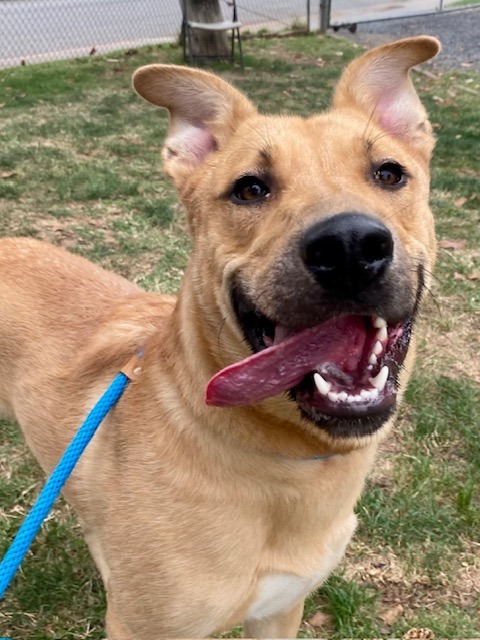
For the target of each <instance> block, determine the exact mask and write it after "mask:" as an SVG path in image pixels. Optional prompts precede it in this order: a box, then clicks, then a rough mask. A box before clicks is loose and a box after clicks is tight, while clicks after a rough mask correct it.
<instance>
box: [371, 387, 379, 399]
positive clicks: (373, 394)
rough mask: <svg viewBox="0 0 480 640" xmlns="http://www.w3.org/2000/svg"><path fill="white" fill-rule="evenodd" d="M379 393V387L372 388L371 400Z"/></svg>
mask: <svg viewBox="0 0 480 640" xmlns="http://www.w3.org/2000/svg"><path fill="white" fill-rule="evenodd" d="M379 395H380V394H379V391H378V389H370V400H376V399H377V398H378V396H379Z"/></svg>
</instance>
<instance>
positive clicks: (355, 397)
mask: <svg viewBox="0 0 480 640" xmlns="http://www.w3.org/2000/svg"><path fill="white" fill-rule="evenodd" d="M353 399H354V400H355V402H361V401H362V400H363V398H362V396H361V395H360V394H357V395H356V396H353Z"/></svg>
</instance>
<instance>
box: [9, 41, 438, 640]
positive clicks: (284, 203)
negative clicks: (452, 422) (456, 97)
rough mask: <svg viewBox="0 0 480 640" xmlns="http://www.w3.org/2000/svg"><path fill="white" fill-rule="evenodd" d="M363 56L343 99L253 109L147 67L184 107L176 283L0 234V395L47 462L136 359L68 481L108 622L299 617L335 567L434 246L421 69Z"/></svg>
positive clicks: (171, 633)
mask: <svg viewBox="0 0 480 640" xmlns="http://www.w3.org/2000/svg"><path fill="white" fill-rule="evenodd" d="M438 49H439V44H438V42H437V41H436V40H434V39H433V38H429V37H426V36H422V37H416V38H411V39H408V40H403V41H400V42H396V43H394V44H391V45H387V46H383V47H380V48H378V49H375V50H374V51H371V52H369V53H366V54H365V55H363V56H362V57H360V58H359V59H358V60H356V61H355V62H353V63H352V64H351V65H350V66H349V67H348V68H347V70H346V72H345V73H344V75H343V77H342V79H341V81H340V83H339V85H338V87H337V90H336V92H335V97H334V103H333V108H332V109H331V110H330V111H328V112H326V113H324V114H321V115H315V116H313V117H311V118H309V119H302V118H300V117H283V116H277V117H269V116H268V117H267V116H263V115H259V114H258V113H257V111H256V110H255V108H254V107H253V105H252V104H251V103H250V102H249V101H248V100H247V98H245V97H244V96H243V95H242V94H241V93H239V92H238V91H237V90H236V89H234V88H233V87H231V86H230V85H228V84H227V83H225V82H224V81H223V80H221V79H219V78H218V77H215V76H214V75H211V74H209V73H206V72H204V71H200V70H196V69H187V68H182V67H176V66H163V65H158V66H157V65H154V66H147V67H144V68H142V69H140V70H139V71H138V72H137V73H136V74H135V77H134V86H135V89H136V90H137V91H138V93H139V94H140V95H142V96H143V97H144V98H146V99H147V100H149V101H150V102H153V103H154V104H156V105H159V106H162V107H166V108H168V109H169V111H170V117H171V126H170V131H169V133H168V136H167V140H166V143H165V150H164V160H165V167H166V170H167V171H168V173H169V174H170V175H171V176H172V178H173V179H174V181H175V184H176V185H177V187H178V191H179V193H180V196H181V199H182V201H183V202H184V204H185V206H186V209H187V214H188V220H189V224H190V228H191V232H192V237H193V245H194V246H193V252H192V256H191V259H190V262H189V265H188V268H187V271H186V274H185V279H184V282H183V286H182V289H181V292H180V295H179V297H178V299H177V301H175V299H174V298H169V297H163V296H157V295H153V294H147V293H143V292H141V291H140V290H139V289H137V288H136V287H135V286H134V285H132V284H130V283H128V282H126V281H125V280H123V279H122V278H120V277H117V276H115V275H113V274H111V273H107V272H105V271H103V270H102V269H101V268H100V267H98V266H95V265H93V264H91V263H89V262H87V261H86V260H84V259H82V258H79V257H76V256H74V255H70V254H68V253H67V252H65V251H63V250H62V249H59V248H55V247H53V246H50V245H47V244H42V243H40V242H37V241H34V240H27V239H23V240H14V239H6V240H3V241H2V242H1V244H0V328H1V335H0V367H1V376H0V406H1V408H2V409H3V413H4V414H6V415H10V416H12V417H14V418H16V419H17V420H18V422H19V423H20V425H21V426H22V429H23V431H24V433H25V436H26V439H27V441H28V444H29V445H30V447H31V449H32V451H33V452H34V454H35V455H36V456H37V458H38V460H39V461H40V463H41V464H42V466H43V467H44V469H45V470H46V471H48V470H50V469H51V468H52V466H53V465H54V463H55V461H56V460H57V459H58V458H59V456H60V454H61V452H62V450H63V449H64V448H65V446H66V445H67V443H68V441H69V439H70V438H71V437H72V434H73V433H74V430H75V429H76V428H77V427H78V425H79V424H80V423H81V421H82V419H83V417H84V416H85V414H86V412H87V410H88V409H89V408H90V407H91V406H92V405H93V403H94V400H95V399H96V398H97V397H98V396H99V395H100V394H101V392H102V391H103V390H104V389H105V387H106V386H107V384H108V382H109V381H110V380H111V379H112V378H113V376H114V375H115V374H116V372H117V371H118V369H119V368H120V367H121V366H122V365H123V364H124V363H125V361H127V360H128V359H129V358H130V357H131V356H132V355H134V354H135V353H136V352H137V351H139V350H142V351H143V357H142V362H141V374H140V376H139V379H138V381H137V382H136V383H134V384H131V385H130V386H129V387H128V389H127V391H126V393H125V395H124V396H123V398H122V399H121V400H120V402H119V404H118V405H117V407H116V408H115V409H114V410H113V412H112V413H111V414H110V416H109V417H108V419H107V420H106V421H105V424H104V425H103V426H102V427H101V428H100V431H99V433H98V434H97V435H96V437H95V438H94V440H93V442H92V443H91V445H90V447H89V448H88V450H87V452H86V453H85V455H84V457H83V459H82V460H81V462H80V464H79V466H78V468H77V469H76V470H75V472H74V474H73V477H72V479H71V480H70V481H69V483H68V485H67V490H66V492H65V493H66V495H67V497H68V499H69V500H70V502H71V504H72V505H73V506H74V508H75V509H76V511H77V513H78V516H79V518H80V521H81V523H82V527H83V530H84V532H85V536H86V539H87V541H88V544H89V546H90V549H91V551H92V554H93V556H94V558H95V561H96V563H97V565H98V567H99V569H100V571H101V574H102V577H103V580H104V582H105V586H106V590H107V594H108V613H107V627H108V634H109V639H110V640H126V639H129V640H157V639H159V638H168V637H176V638H180V637H189V636H190V637H191V636H196V637H198V636H208V635H210V634H213V633H214V632H215V631H217V630H225V629H228V628H229V627H230V626H231V625H233V624H235V623H239V622H242V621H244V623H245V634H246V635H248V636H255V637H262V638H266V637H288V636H294V635H296V633H297V630H298V626H299V624H300V621H301V616H302V607H303V601H304V598H305V596H306V595H307V594H308V593H309V592H310V591H311V590H312V589H314V588H315V587H316V586H317V585H319V584H320V583H321V582H322V581H323V580H324V579H325V578H326V577H327V576H328V574H329V573H330V572H331V571H332V569H333V568H334V567H335V566H336V565H337V563H338V562H339V560H340V558H341V557H342V554H343V552H344V549H345V546H346V545H347V543H348V541H349V539H350V537H351V535H352V533H353V531H354V529H355V516H354V514H353V508H354V505H355V503H356V501H357V499H358V497H359V494H360V492H361V490H362V486H363V482H364V479H365V476H366V474H367V473H368V471H369V469H370V467H371V465H372V462H373V459H374V455H375V451H376V448H377V444H378V442H379V440H380V439H381V438H382V437H384V436H385V435H386V434H387V433H388V430H389V428H390V426H391V423H392V416H393V415H394V412H395V409H396V407H397V406H398V402H399V399H400V395H401V392H402V389H403V388H404V387H405V384H406V380H407V376H408V372H409V371H410V369H411V366H412V358H413V347H412V338H411V336H412V327H413V324H414V319H415V316H416V313H417V309H418V305H419V302H420V299H421V298H422V293H423V291H424V288H425V284H426V281H427V280H428V274H429V273H430V272H431V270H432V266H433V262H434V257H435V238H434V229H433V220H432V215H431V213H430V210H429V208H428V193H429V170H428V163H429V159H430V155H431V152H432V148H433V144H434V141H433V136H432V133H431V127H430V125H429V123H428V120H427V117H426V114H425V111H424V109H423V107H422V106H421V104H420V102H419V99H418V97H417V95H416V93H415V90H414V88H413V85H412V83H411V81H410V79H409V69H410V67H412V66H413V65H415V64H418V63H420V62H423V61H425V60H427V59H429V58H431V57H432V56H434V55H435V54H436V53H437V51H438Z"/></svg>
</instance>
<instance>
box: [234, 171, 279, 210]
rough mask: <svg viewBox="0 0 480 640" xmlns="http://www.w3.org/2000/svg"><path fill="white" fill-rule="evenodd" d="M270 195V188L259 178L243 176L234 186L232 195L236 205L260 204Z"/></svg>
mask: <svg viewBox="0 0 480 640" xmlns="http://www.w3.org/2000/svg"><path fill="white" fill-rule="evenodd" d="M269 195H270V189H269V188H268V186H267V185H266V184H265V182H263V180H261V179H260V178H257V176H242V177H241V178H239V179H238V180H237V181H236V182H235V184H234V185H233V189H232V191H231V194H230V198H231V200H232V202H234V203H235V204H258V203H259V202H261V201H262V200H265V198H267V197H268V196H269Z"/></svg>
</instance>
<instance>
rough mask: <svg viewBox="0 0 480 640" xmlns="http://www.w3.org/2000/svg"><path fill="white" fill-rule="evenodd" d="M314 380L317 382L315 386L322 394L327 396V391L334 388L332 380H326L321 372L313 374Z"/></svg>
mask: <svg viewBox="0 0 480 640" xmlns="http://www.w3.org/2000/svg"><path fill="white" fill-rule="evenodd" d="M313 380H314V382H315V386H316V387H317V389H318V392H319V393H320V394H321V395H322V396H326V395H327V393H328V392H329V391H330V389H331V388H332V385H331V384H330V382H327V381H326V380H325V378H322V376H321V375H320V374H319V373H314V374H313Z"/></svg>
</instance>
